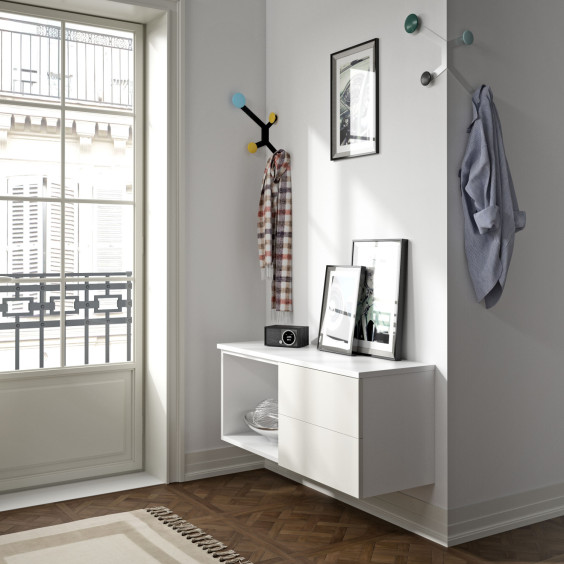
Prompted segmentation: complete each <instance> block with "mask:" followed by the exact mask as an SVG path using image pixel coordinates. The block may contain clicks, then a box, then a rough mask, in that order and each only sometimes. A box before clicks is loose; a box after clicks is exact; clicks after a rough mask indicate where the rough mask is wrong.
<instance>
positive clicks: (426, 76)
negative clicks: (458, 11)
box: [403, 14, 474, 86]
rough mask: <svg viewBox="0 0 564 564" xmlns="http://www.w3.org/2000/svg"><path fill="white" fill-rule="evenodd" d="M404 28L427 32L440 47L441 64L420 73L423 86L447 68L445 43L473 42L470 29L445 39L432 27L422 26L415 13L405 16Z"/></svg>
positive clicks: (407, 30)
mask: <svg viewBox="0 0 564 564" xmlns="http://www.w3.org/2000/svg"><path fill="white" fill-rule="evenodd" d="M403 27H404V29H405V31H406V32H407V33H415V32H416V31H417V30H421V32H424V33H426V34H427V36H428V37H429V38H430V39H431V40H433V41H435V43H439V44H440V45H441V47H442V49H441V58H442V61H441V64H440V66H439V67H437V68H436V69H435V70H434V71H425V72H424V73H423V74H422V75H421V84H422V85H423V86H429V84H431V82H433V80H435V79H436V78H437V77H438V76H440V75H441V74H443V72H445V70H447V63H446V61H447V44H448V43H454V44H456V45H472V43H474V34H473V33H472V32H471V31H470V30H468V29H467V30H465V31H464V32H463V33H462V35H461V36H460V37H457V38H456V39H451V40H450V41H447V40H446V39H444V38H442V37H441V36H440V35H439V34H437V33H435V32H434V31H433V30H432V29H429V28H428V27H424V26H423V24H422V23H421V20H420V19H419V16H418V15H417V14H409V16H407V18H405V23H404V26H403Z"/></svg>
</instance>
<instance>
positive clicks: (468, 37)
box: [461, 29, 474, 45]
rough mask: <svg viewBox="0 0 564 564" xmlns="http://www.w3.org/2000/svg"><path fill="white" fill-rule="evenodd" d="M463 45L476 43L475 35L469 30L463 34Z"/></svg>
mask: <svg viewBox="0 0 564 564" xmlns="http://www.w3.org/2000/svg"><path fill="white" fill-rule="evenodd" d="M461 39H462V43H464V45H472V43H474V34H473V33H472V32H471V31H470V30H469V29H467V30H466V31H465V32H464V33H463V34H462V37H461Z"/></svg>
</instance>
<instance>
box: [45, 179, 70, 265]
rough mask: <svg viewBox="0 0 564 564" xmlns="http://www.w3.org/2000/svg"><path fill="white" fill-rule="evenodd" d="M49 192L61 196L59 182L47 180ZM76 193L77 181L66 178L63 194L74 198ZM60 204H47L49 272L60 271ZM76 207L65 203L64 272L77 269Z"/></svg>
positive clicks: (47, 257)
mask: <svg viewBox="0 0 564 564" xmlns="http://www.w3.org/2000/svg"><path fill="white" fill-rule="evenodd" d="M49 193H50V194H51V195H52V196H53V197H54V198H59V197H60V196H61V184H60V183H58V182H49ZM77 194H78V186H77V183H76V182H74V181H72V180H67V184H66V186H65V196H66V197H67V198H76V196H77ZM61 213H62V210H61V206H60V205H59V204H55V205H53V204H48V207H47V214H46V215H47V226H48V228H47V230H48V233H49V237H48V239H47V244H46V249H45V252H46V262H47V268H48V269H50V272H60V271H61V221H62V218H61ZM75 216H76V208H75V206H74V205H73V204H67V205H66V215H65V270H66V272H75V273H76V272H77V269H78V236H77V233H78V229H77V218H76V217H75Z"/></svg>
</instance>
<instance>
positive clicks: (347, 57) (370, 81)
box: [331, 39, 379, 160]
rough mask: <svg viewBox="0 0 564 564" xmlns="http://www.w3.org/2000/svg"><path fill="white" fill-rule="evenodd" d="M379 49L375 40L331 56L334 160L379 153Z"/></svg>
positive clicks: (332, 150) (332, 145) (332, 152)
mask: <svg viewBox="0 0 564 564" xmlns="http://www.w3.org/2000/svg"><path fill="white" fill-rule="evenodd" d="M378 49H379V43H378V39H372V40H371V41H367V42H365V43H361V44H359V45H355V46H354V47H349V48H348V49H344V50H342V51H338V52H337V53H333V54H332V55H331V160H337V159H343V158H349V157H361V156H363V155H373V154H375V153H378V151H379V139H378V137H379V136H378V129H379V127H378V121H379V119H378Z"/></svg>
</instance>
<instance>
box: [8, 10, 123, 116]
mask: <svg viewBox="0 0 564 564" xmlns="http://www.w3.org/2000/svg"><path fill="white" fill-rule="evenodd" d="M53 24H54V25H53ZM118 33H119V35H117V34H118ZM61 37H62V32H61V27H60V26H59V25H57V22H52V21H50V20H39V19H36V18H24V17H23V16H22V17H18V18H17V19H16V18H14V17H13V16H11V15H9V14H5V13H0V54H1V55H0V96H1V97H3V98H11V99H18V98H20V99H21V98H23V97H25V98H26V100H29V97H30V96H31V97H34V98H37V99H38V100H42V101H59V100H60V98H61V88H62V86H63V82H64V88H65V98H66V101H67V103H71V104H77V105H80V104H88V106H90V107H92V106H94V107H105V108H114V109H121V110H131V109H133V78H134V76H133V75H134V57H133V37H134V36H133V34H132V33H129V32H123V33H122V32H118V31H112V32H111V33H108V34H105V33H101V32H100V28H90V27H88V26H79V25H71V24H69V25H68V26H67V27H66V29H65V42H64V45H65V60H66V69H67V70H66V72H65V74H64V76H63V74H62V72H61V69H62V61H61ZM63 79H64V80H63Z"/></svg>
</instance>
